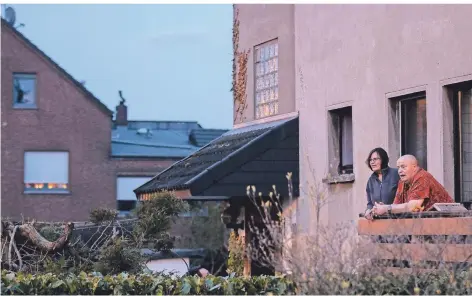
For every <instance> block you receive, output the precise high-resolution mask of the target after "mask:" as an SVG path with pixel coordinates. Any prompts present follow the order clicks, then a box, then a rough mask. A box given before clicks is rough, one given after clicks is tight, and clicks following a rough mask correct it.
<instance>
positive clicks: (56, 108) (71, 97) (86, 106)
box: [1, 23, 175, 221]
mask: <svg viewBox="0 0 472 296" xmlns="http://www.w3.org/2000/svg"><path fill="white" fill-rule="evenodd" d="M4 26H5V25H4V24H3V23H2V35H1V53H2V55H1V67H2V68H1V70H2V75H1V97H2V101H1V116H2V119H1V129H2V130H1V133H2V134H1V136H2V139H1V149H2V152H1V157H2V163H1V175H2V180H1V197H2V210H1V214H2V217H4V218H6V217H11V218H15V219H19V218H21V217H25V218H27V217H31V218H35V219H37V220H49V221H62V220H72V221H83V220H86V219H87V218H88V216H89V212H90V210H91V209H93V208H97V207H111V208H115V207H116V176H117V175H118V174H126V173H131V174H147V175H151V176H152V175H155V174H157V173H158V172H159V171H161V170H163V169H164V168H166V167H168V166H169V165H170V164H172V163H173V162H174V161H175V160H152V159H146V160H140V159H112V158H111V157H110V153H111V128H112V120H111V115H110V114H108V113H107V112H106V110H103V108H99V106H98V105H97V104H96V103H95V102H96V101H94V100H93V99H90V97H87V94H85V93H84V92H83V91H81V90H80V89H79V88H78V87H77V86H76V85H74V84H73V83H72V82H71V81H70V80H69V79H68V78H67V77H65V76H64V74H62V73H61V72H60V71H59V70H58V69H57V68H55V67H54V66H53V64H51V63H50V62H49V61H48V60H46V59H45V58H44V57H42V56H41V55H40V54H38V53H37V52H36V51H35V50H33V49H32V48H31V47H30V46H29V45H28V44H27V43H26V42H25V41H24V40H22V39H21V38H19V37H18V36H16V34H14V33H13V32H12V31H11V29H9V28H6V27H4ZM13 72H26V73H36V97H37V105H38V108H37V109H33V110H23V109H14V108H13ZM28 150H43V151H54V150H56V151H57V150H63V151H68V152H69V186H70V194H67V195H64V194H61V195H56V194H41V195H39V194H34V195H33V194H24V184H23V181H24V163H23V162H24V152H25V151H28Z"/></svg>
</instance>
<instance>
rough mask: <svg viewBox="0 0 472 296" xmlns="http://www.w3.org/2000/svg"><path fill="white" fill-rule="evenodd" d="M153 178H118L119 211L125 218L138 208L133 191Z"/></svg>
mask: <svg viewBox="0 0 472 296" xmlns="http://www.w3.org/2000/svg"><path fill="white" fill-rule="evenodd" d="M151 179H152V178H151V177H118V179H117V182H116V188H117V189H116V193H117V198H116V200H117V210H118V212H119V214H120V215H121V216H125V215H127V214H129V213H130V212H131V210H133V209H134V208H135V207H136V201H137V200H136V195H135V194H134V192H133V190H134V189H136V188H138V187H139V186H141V185H143V184H144V183H146V182H148V181H149V180H151Z"/></svg>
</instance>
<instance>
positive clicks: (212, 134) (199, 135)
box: [190, 129, 227, 147]
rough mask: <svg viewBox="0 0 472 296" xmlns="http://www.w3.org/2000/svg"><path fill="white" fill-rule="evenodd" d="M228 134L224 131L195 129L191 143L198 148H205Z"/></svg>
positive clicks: (191, 136)
mask: <svg viewBox="0 0 472 296" xmlns="http://www.w3.org/2000/svg"><path fill="white" fill-rule="evenodd" d="M225 132H227V130H222V129H194V130H192V132H191V133H190V142H191V143H193V144H194V145H196V146H199V147H203V146H205V145H206V144H208V143H210V142H211V141H213V140H214V139H216V138H217V137H219V136H221V135H222V134H224V133H225Z"/></svg>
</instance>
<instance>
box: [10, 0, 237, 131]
mask: <svg viewBox="0 0 472 296" xmlns="http://www.w3.org/2000/svg"><path fill="white" fill-rule="evenodd" d="M12 6H13V7H14V8H15V10H16V19H17V24H19V23H24V24H25V25H26V26H25V27H22V28H19V30H20V31H21V32H22V33H23V34H24V35H25V36H26V37H27V38H29V39H30V40H31V41H32V42H33V43H35V44H36V45H37V46H38V47H39V48H41V49H42V50H43V51H44V52H45V53H46V54H47V55H49V56H50V57H51V58H52V59H53V60H54V61H55V62H57V63H58V64H59V65H61V67H63V68H64V69H65V70H66V71H68V72H69V73H70V74H71V75H72V76H74V77H75V78H76V79H77V80H79V81H82V80H85V81H86V84H85V86H86V87H87V88H88V89H89V90H90V91H91V92H92V93H93V94H94V95H95V96H97V97H98V98H99V99H100V100H101V101H102V102H103V103H105V104H106V105H107V106H108V107H109V108H110V109H111V110H113V111H114V110H115V106H116V104H117V103H118V102H119V96H118V90H122V91H123V95H124V97H125V98H126V100H127V105H128V118H129V119H131V120H196V121H198V122H199V123H200V124H201V125H202V126H203V127H205V128H231V126H232V95H231V93H230V89H231V59H232V43H231V42H232V41H231V37H232V35H231V34H232V33H231V29H232V12H233V10H232V6H231V5H229V4H224V5H162V4H159V5H158V4H152V5H151V4H150V5H129V4H123V5H59V4H54V5H53V4H43V5H21V4H15V5H12Z"/></svg>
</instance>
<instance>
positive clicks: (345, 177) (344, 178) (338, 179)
mask: <svg viewBox="0 0 472 296" xmlns="http://www.w3.org/2000/svg"><path fill="white" fill-rule="evenodd" d="M355 180H356V177H355V176H354V174H341V175H336V176H327V177H326V178H324V179H323V180H322V182H323V183H325V184H339V183H354V181H355Z"/></svg>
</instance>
